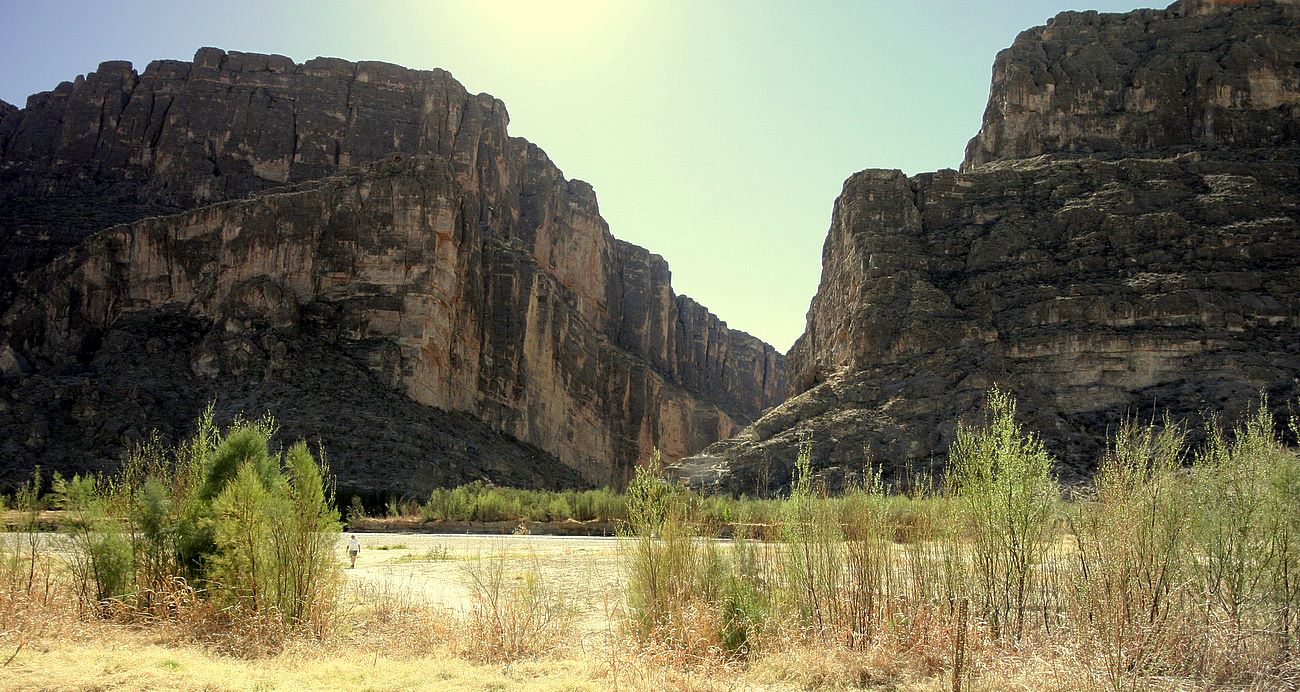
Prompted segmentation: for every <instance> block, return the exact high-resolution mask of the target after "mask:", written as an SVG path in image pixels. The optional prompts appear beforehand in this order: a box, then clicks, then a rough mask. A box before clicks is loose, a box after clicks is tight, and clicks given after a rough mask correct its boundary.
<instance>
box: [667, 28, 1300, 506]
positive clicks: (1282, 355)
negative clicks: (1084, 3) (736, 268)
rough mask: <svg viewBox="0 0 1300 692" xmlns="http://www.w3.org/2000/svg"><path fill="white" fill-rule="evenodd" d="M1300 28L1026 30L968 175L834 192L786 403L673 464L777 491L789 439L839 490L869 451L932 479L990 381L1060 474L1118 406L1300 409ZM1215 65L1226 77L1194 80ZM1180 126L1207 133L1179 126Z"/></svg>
mask: <svg viewBox="0 0 1300 692" xmlns="http://www.w3.org/2000/svg"><path fill="white" fill-rule="evenodd" d="M1295 16H1296V15H1295V14H1294V8H1293V6H1291V5H1284V4H1277V3H1257V4H1242V3H1234V4H1233V5H1232V6H1214V5H1210V4H1205V3H1186V4H1176V5H1174V6H1173V7H1171V8H1170V9H1169V10H1165V11H1159V12H1157V11H1139V12H1135V13H1130V14H1125V15H1098V14H1096V13H1065V14H1062V15H1059V16H1058V17H1056V18H1055V19H1054V20H1053V21H1052V22H1051V23H1049V25H1048V26H1047V27H1040V28H1038V29H1033V30H1030V31H1027V32H1025V33H1023V34H1021V36H1020V37H1019V38H1018V39H1017V40H1016V44H1015V46H1013V48H1011V49H1010V50H1008V51H1004V52H1003V53H1001V54H1000V55H999V56H998V59H997V62H996V64H995V71H994V78H993V89H992V92H991V96H990V99H989V108H988V112H987V113H986V115H985V126H984V128H983V129H982V130H981V132H980V134H979V135H978V136H977V137H976V138H975V139H973V140H972V141H971V145H970V148H969V149H968V160H967V162H966V166H965V170H964V171H963V172H960V173H958V172H955V171H939V172H937V173H927V174H923V175H918V176H914V177H911V178H908V177H906V176H904V175H903V174H902V173H900V172H898V171H881V170H868V171H863V172H861V173H858V174H856V175H854V176H853V177H851V178H850V179H849V180H848V181H847V182H846V183H845V185H844V190H843V192H842V194H841V195H840V197H839V199H838V200H836V203H835V207H834V212H833V215H832V221H831V228H830V232H829V234H828V236H827V239H826V244H825V247H824V250H823V256H822V261H823V270H822V279H821V284H820V286H819V288H818V291H817V295H816V296H815V297H814V298H813V300H812V304H811V307H810V309H809V312H808V324H807V328H806V330H805V332H804V335H803V336H802V337H801V338H800V339H799V340H798V341H797V342H796V343H795V345H794V347H793V348H792V349H791V352H790V353H789V354H788V355H787V363H788V367H789V371H790V378H791V385H792V394H793V396H792V398H791V399H789V400H788V401H787V402H785V403H784V404H782V405H781V406H779V407H777V408H775V409H773V410H772V411H770V412H768V413H767V414H766V415H764V416H762V417H761V418H760V419H759V420H758V421H756V422H755V423H754V424H753V425H751V426H749V427H747V428H746V429H745V430H744V431H742V432H741V433H740V434H739V435H738V436H736V437H735V438H732V439H730V440H726V441H723V442H719V443H718V444H716V445H713V446H711V447H710V448H708V449H707V450H705V452H703V453H701V454H700V455H697V456H694V457H691V458H688V459H685V460H683V462H682V464H681V466H680V468H679V471H680V473H682V474H683V475H684V476H686V477H688V478H689V479H691V480H692V481H693V482H696V483H699V484H704V485H715V486H720V487H723V488H726V489H729V490H732V491H740V492H765V491H767V490H771V489H774V488H779V487H781V486H783V485H785V484H786V483H788V481H789V475H790V469H791V467H792V463H793V461H794V456H795V448H796V446H797V443H798V441H799V439H800V438H801V437H802V436H809V437H810V438H811V440H812V442H813V445H814V450H815V453H814V462H815V463H816V464H817V465H818V466H819V468H820V469H821V470H822V471H823V472H824V473H825V474H826V476H827V478H828V480H829V481H830V482H831V484H832V485H834V484H835V483H838V482H842V481H843V479H844V478H845V476H846V475H847V474H850V473H852V472H854V471H860V470H861V469H862V467H863V466H864V465H865V464H867V463H881V464H883V470H884V472H885V474H886V477H887V478H892V479H899V478H900V477H901V476H903V475H906V474H907V473H908V472H911V471H916V470H921V471H932V470H936V469H938V468H939V467H941V466H942V464H943V462H944V461H945V459H946V453H947V448H948V445H949V444H950V443H951V440H952V439H953V433H954V430H955V425H956V422H957V421H958V420H959V419H971V418H972V417H974V416H976V415H978V411H979V406H980V402H981V399H982V397H983V395H984V392H985V391H986V390H987V388H989V387H990V386H992V385H994V384H997V385H999V386H1001V387H1003V388H1006V389H1010V390H1011V391H1012V392H1013V393H1014V394H1015V395H1016V396H1017V398H1018V399H1019V401H1020V403H1021V407H1020V411H1021V414H1022V416H1021V417H1022V422H1023V423H1025V424H1026V425H1027V426H1028V427H1029V428H1030V429H1033V430H1036V431H1038V432H1040V433H1041V434H1042V435H1043V437H1044V439H1045V441H1046V442H1047V444H1048V447H1049V449H1050V450H1051V451H1052V452H1053V453H1054V454H1056V455H1057V458H1058V459H1059V460H1060V461H1061V462H1062V466H1061V468H1060V469H1059V471H1060V472H1061V475H1062V476H1063V477H1064V478H1065V479H1066V480H1070V479H1074V478H1079V477H1081V476H1083V475H1086V474H1087V473H1089V471H1090V469H1091V468H1092V464H1093V463H1094V462H1095V460H1096V458H1097V456H1098V453H1099V451H1100V450H1101V449H1102V447H1103V445H1104V444H1105V436H1106V434H1107V433H1108V431H1113V430H1114V429H1115V427H1116V426H1117V425H1118V423H1119V422H1120V421H1121V420H1122V419H1123V417H1124V416H1126V415H1137V416H1149V415H1151V414H1152V413H1153V412H1155V411H1169V412H1171V413H1172V414H1173V415H1174V416H1175V417H1176V418H1178V419H1180V420H1182V421H1184V422H1187V423H1188V424H1190V425H1193V426H1195V425H1197V424H1199V423H1200V421H1202V420H1203V416H1204V414H1205V413H1207V412H1215V411H1226V412H1228V413H1229V414H1234V413H1237V412H1240V411H1242V410H1243V409H1244V408H1245V407H1246V406H1248V405H1249V404H1250V403H1251V402H1252V401H1253V400H1254V399H1256V398H1257V397H1258V394H1259V393H1260V392H1261V391H1264V392H1268V393H1269V394H1270V395H1271V397H1272V401H1273V402H1274V404H1275V405H1278V406H1279V407H1280V408H1282V409H1283V410H1285V405H1286V402H1288V401H1291V402H1294V401H1295V400H1296V397H1297V396H1298V395H1300V340H1297V339H1296V334H1297V328H1300V271H1298V270H1297V267H1298V266H1300V148H1298V145H1300V110H1297V106H1296V104H1297V102H1298V101H1297V94H1300V91H1298V90H1297V89H1295V88H1294V87H1295V84H1296V82H1295V80H1296V75H1297V74H1298V73H1300V71H1297V70H1296V68H1295V67H1294V65H1295V64H1296V63H1295V62H1294V61H1295V60H1297V58H1296V56H1297V55H1300V54H1298V53H1297V50H1300V33H1297V32H1296V31H1295V27H1296V26H1297V24H1296V19H1295ZM1193 29H1195V31H1193ZM1251 51H1259V52H1263V53H1267V55H1268V56H1269V57H1268V59H1260V60H1256V59H1253V58H1250V57H1249V56H1250V55H1252V53H1251ZM1232 55H1238V56H1246V57H1243V58H1242V59H1240V60H1237V61H1236V62H1234V61H1232V60H1230V59H1227V56H1232ZM1206 61H1209V62H1210V63H1213V64H1215V65H1217V66H1218V68H1217V69H1218V71H1217V72H1214V74H1215V75H1217V77H1216V79H1217V82H1216V83H1217V84H1220V85H1223V86H1222V87H1221V88H1220V87H1215V88H1213V89H1210V90H1209V91H1205V90H1204V89H1202V88H1201V87H1199V86H1196V85H1198V84H1201V80H1202V78H1203V77H1204V76H1205V75H1206V74H1209V73H1207V72H1206V71H1205V70H1206V68H1205V65H1207V64H1208V63H1207V62H1206ZM1118 66H1123V69H1120V67H1118ZM1144 66H1146V67H1144ZM1153 66H1159V69H1158V70H1157V72H1159V75H1160V76H1159V77H1158V78H1153V77H1150V76H1144V77H1140V78H1139V77H1137V76H1135V75H1138V74H1139V73H1141V74H1147V75H1149V74H1150V73H1149V72H1142V70H1144V69H1145V70H1150V69H1155V68H1154V67H1153ZM1287 66H1289V67H1287ZM1284 67H1286V69H1283V68H1284ZM1125 70H1130V71H1129V72H1125ZM1269 75H1273V76H1275V77H1277V78H1276V79H1274V78H1273V77H1270V76H1269ZM1252 79H1254V80H1255V81H1254V82H1252V81H1251V80H1252ZM1135 80H1136V81H1138V82H1141V83H1143V84H1147V85H1149V87H1150V88H1149V90H1147V91H1146V92H1143V93H1145V94H1146V95H1145V96H1142V97H1140V98H1139V97H1138V96H1137V95H1135V94H1136V93H1137V92H1135V91H1134V89H1136V88H1137V87H1134V86H1133V83H1134V81H1135ZM1117 85H1118V86H1117ZM1170 85H1174V86H1170ZM1261 85H1262V86H1261ZM1206 94H1220V95H1223V98H1222V99H1220V100H1218V101H1215V102H1214V104H1212V105H1207V102H1205V101H1204V99H1205V98H1207V97H1206ZM1216 98H1218V97H1216ZM1192 112H1195V113H1197V114H1199V115H1198V116H1197V117H1201V116H1204V117H1206V118H1211V119H1212V120H1213V122H1214V123H1215V124H1216V125H1215V127H1212V128H1209V129H1207V128H1206V127H1205V126H1204V125H1205V124H1206V122H1208V120H1195V119H1193V120H1191V121H1188V120H1187V119H1186V118H1185V117H1182V116H1178V117H1175V116H1176V115H1177V114H1182V115H1183V116H1185V115H1186V114H1188V113H1192ZM1207 114H1209V115H1207ZM1180 118H1181V119H1180ZM1175 125H1176V126H1175ZM1219 126H1222V127H1219ZM1084 152H1094V153H1084ZM1029 157H1032V158H1029Z"/></svg>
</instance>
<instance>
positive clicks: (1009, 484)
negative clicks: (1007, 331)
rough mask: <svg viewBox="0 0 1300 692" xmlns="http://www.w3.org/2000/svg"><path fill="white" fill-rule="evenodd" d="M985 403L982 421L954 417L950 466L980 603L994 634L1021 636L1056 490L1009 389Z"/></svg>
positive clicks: (993, 391)
mask: <svg viewBox="0 0 1300 692" xmlns="http://www.w3.org/2000/svg"><path fill="white" fill-rule="evenodd" d="M986 403H987V419H986V421H985V423H984V424H983V425H982V426H980V427H970V426H967V425H958V427H957V437H956V440H955V441H954V442H953V445H952V451H951V453H950V454H949V473H950V474H951V478H952V485H953V488H954V489H955V493H956V497H957V498H958V500H959V502H960V503H961V505H962V508H963V514H964V515H965V519H966V521H967V529H968V531H969V532H970V538H971V558H972V560H973V563H974V571H975V576H976V579H975V584H974V586H975V587H976V596H977V602H978V605H979V607H980V610H981V612H982V613H983V615H984V616H985V617H986V618H987V619H988V620H989V622H990V624H991V625H992V627H993V631H994V633H995V634H996V635H998V636H1003V635H1010V636H1011V638H1013V639H1019V638H1020V635H1021V634H1022V633H1023V631H1024V627H1025V617H1026V611H1027V608H1028V606H1029V597H1030V595H1031V593H1032V591H1033V589H1034V588H1035V586H1036V585H1035V584H1033V583H1031V582H1032V579H1033V578H1034V570H1033V567H1034V565H1035V564H1036V563H1038V562H1041V561H1042V559H1043V557H1044V555H1045V551H1046V548H1047V546H1048V540H1049V535H1048V530H1049V529H1050V528H1051V525H1052V518H1053V507H1054V505H1055V503H1056V502H1057V499H1058V497H1059V491H1058V490H1057V487H1056V483H1055V481H1054V480H1053V479H1052V476H1051V467H1052V460H1051V458H1050V457H1049V456H1048V455H1047V451H1046V450H1045V449H1044V448H1043V445H1042V442H1040V441H1039V440H1038V439H1037V438H1036V437H1034V436H1033V434H1032V433H1025V432H1023V431H1022V430H1021V429H1020V426H1019V425H1018V424H1017V423H1016V421H1015V414H1016V403H1015V400H1014V399H1013V398H1012V397H1011V395H1009V394H1007V393H1005V392H1002V391H1000V390H999V389H997V388H996V387H994V388H993V389H991V390H990V391H989V393H988V398H987V400H986Z"/></svg>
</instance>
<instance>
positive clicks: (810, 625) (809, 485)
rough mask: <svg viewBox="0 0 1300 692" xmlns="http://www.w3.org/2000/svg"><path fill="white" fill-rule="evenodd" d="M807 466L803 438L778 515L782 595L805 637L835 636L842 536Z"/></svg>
mask: <svg viewBox="0 0 1300 692" xmlns="http://www.w3.org/2000/svg"><path fill="white" fill-rule="evenodd" d="M811 462H812V442H811V440H809V439H804V440H803V441H802V442H801V443H800V445H799V454H798V457H797V459H796V461H795V468H794V478H793V481H792V483H791V488H790V497H789V498H788V499H787V500H786V501H785V504H784V507H783V511H782V514H781V521H782V533H783V535H782V538H783V540H784V551H783V552H782V553H781V554H782V557H783V558H784V572H785V587H786V597H787V599H788V601H789V604H790V605H791V607H792V608H793V611H794V613H795V615H796V616H797V617H798V621H799V623H800V625H801V626H802V627H804V628H805V630H806V631H807V632H808V633H810V634H812V635H813V636H815V637H826V636H835V635H836V634H838V632H837V630H838V629H839V628H840V626H841V625H842V621H841V616H842V611H841V605H842V603H841V601H840V594H841V593H842V591H843V587H844V577H845V574H844V558H843V552H842V550H841V548H842V546H843V543H844V533H843V531H842V529H841V527H840V523H839V516H838V513H837V512H836V509H835V505H834V503H832V502H830V501H827V499H826V497H825V495H824V493H822V492H819V490H818V489H817V488H815V487H814V485H813V478H812V471H811Z"/></svg>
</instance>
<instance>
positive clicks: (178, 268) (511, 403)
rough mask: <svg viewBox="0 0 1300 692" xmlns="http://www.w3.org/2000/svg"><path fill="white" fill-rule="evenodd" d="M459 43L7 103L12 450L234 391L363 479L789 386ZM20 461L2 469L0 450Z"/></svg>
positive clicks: (4, 148)
mask: <svg viewBox="0 0 1300 692" xmlns="http://www.w3.org/2000/svg"><path fill="white" fill-rule="evenodd" d="M507 124H508V116H507V114H506V111H505V107H504V105H503V104H502V103H501V102H500V101H497V100H495V99H493V98H492V97H490V96H488V95H486V94H479V95H477V96H473V95H470V94H469V93H468V92H466V91H465V89H464V88H463V87H461V85H460V84H458V83H457V82H455V80H453V79H452V78H451V76H450V75H448V74H447V73H446V72H442V71H437V70H435V71H431V72H422V71H415V70H408V69H406V68H401V67H397V66H394V65H387V64H383V63H371V62H361V63H351V62H345V61H342V60H335V59H326V58H318V59H316V60H311V61H308V62H306V63H303V64H301V65H299V64H295V63H293V62H292V61H291V60H289V59H288V58H284V57H281V56H270V55H252V54H244V53H234V52H232V53H226V52H223V51H220V50H216V49H210V48H205V49H202V50H200V51H199V52H198V53H197V54H196V55H195V58H194V61H193V62H192V63H188V62H178V61H159V62H154V63H151V64H150V65H149V66H148V68H146V69H145V71H144V72H143V73H141V74H137V73H136V72H135V71H134V70H132V68H131V66H130V65H129V64H127V63H120V62H111V63H104V64H102V65H101V66H100V68H99V69H98V70H97V71H96V72H93V73H91V74H89V75H86V76H85V77H79V78H77V80H76V81H74V82H68V83H64V84H61V85H59V87H58V88H56V89H55V90H54V91H53V92H49V93H44V94H37V95H35V96H33V97H31V98H30V99H29V100H28V103H27V106H26V107H25V108H24V109H22V110H13V111H8V112H4V113H3V114H2V115H0V209H2V210H3V212H2V213H0V261H3V262H4V265H5V267H6V269H7V271H6V273H5V276H6V277H7V278H9V279H10V281H9V283H8V284H6V285H5V286H3V287H0V308H3V309H4V312H3V317H2V318H0V369H2V370H3V373H4V374H3V378H0V440H3V441H2V442H0V468H2V469H3V470H4V474H5V475H6V477H7V478H8V479H12V478H14V477H16V476H19V475H21V474H23V473H25V472H26V470H27V469H29V468H30V467H31V466H32V465H35V464H41V465H43V466H44V467H45V468H47V469H49V468H60V469H65V470H72V469H86V468H104V467H109V466H111V465H112V464H113V463H114V462H115V459H116V458H117V457H118V455H120V453H121V451H122V449H123V446H124V445H126V444H127V443H128V442H129V441H131V440H134V439H139V438H140V437H141V436H142V435H144V434H145V433H146V432H147V431H148V429H149V428H152V427H155V426H156V427H159V428H160V429H161V430H162V431H163V432H164V433H165V434H167V435H176V434H180V433H182V432H183V431H184V429H185V425H186V424H187V423H188V422H189V421H191V420H192V419H193V417H194V415H195V414H196V413H197V412H198V411H199V410H200V409H201V408H202V407H203V406H204V405H205V403H206V402H207V401H210V400H213V399H215V400H216V402H217V406H218V412H219V413H220V414H225V415H231V414H233V413H234V412H236V411H240V410H242V411H246V412H249V413H250V414H256V413H260V412H261V411H263V410H266V409H270V410H271V411H273V412H275V413H276V414H277V415H278V416H279V418H280V420H281V422H282V424H283V425H284V434H285V436H286V437H307V438H309V439H318V440H320V441H321V442H322V443H323V444H324V445H325V447H326V449H327V451H328V452H329V454H330V458H331V460H332V462H333V464H334V468H335V471H336V472H337V473H338V475H339V479H340V484H341V486H344V487H347V488H354V489H363V490H370V491H375V492H384V493H395V492H412V493H416V494H420V493H423V492H427V490H428V489H429V488H430V487H433V486H435V485H442V484H446V483H452V482H462V481H465V480H472V479H475V478H484V479H487V480H491V481H496V482H509V483H513V484H529V485H557V484H558V485H566V484H567V485H571V484H577V483H607V482H617V481H618V480H619V479H621V478H622V477H624V476H625V475H626V473H627V471H628V469H629V468H630V466H631V465H632V464H633V463H634V462H635V461H636V460H637V459H639V458H642V457H644V456H646V455H647V454H648V453H649V451H650V449H651V448H652V447H656V446H657V447H659V448H661V449H663V450H664V452H665V454H666V455H667V456H669V457H677V456H681V455H684V454H687V453H690V452H693V451H696V450H698V449H700V448H702V447H703V446H704V445H706V444H708V443H710V442H712V441H714V440H716V439H719V438H720V437H723V436H726V435H727V434H729V433H731V432H732V431H733V430H734V429H736V428H737V426H738V424H742V423H745V422H748V421H750V420H752V419H753V418H755V417H756V416H757V415H758V414H759V413H760V412H761V411H762V410H763V409H764V408H766V407H768V406H771V405H773V404H775V403H777V402H778V401H779V400H780V398H781V396H782V395H783V394H784V391H785V389H786V382H785V379H784V370H783V360H782V358H781V356H780V355H779V354H777V353H775V352H774V351H773V349H772V348H771V347H770V346H768V345H766V344H764V343H762V342H761V341H759V340H757V339H755V338H753V337H750V336H749V335H747V334H744V333H743V332H738V331H734V330H731V329H728V328H727V326H726V324H725V323H723V322H722V321H721V320H719V319H718V318H717V317H716V316H714V315H712V314H711V313H709V312H708V311H707V310H706V309H705V308H703V307H702V306H700V305H699V304H697V303H695V302H694V301H692V300H691V299H689V298H687V297H685V296H676V295H675V294H674V293H673V291H672V288H671V285H670V273H669V271H668V267H667V264H666V263H665V262H664V260H663V259H662V258H660V257H659V256H657V255H653V254H651V253H650V252H648V251H646V250H644V249H642V248H639V247H636V246H633V245H630V244H627V243H623V242H621V241H617V240H616V239H614V238H613V236H611V235H610V232H609V229H608V227H607V225H606V224H605V222H604V220H603V219H601V217H600V214H599V209H598V207H597V203H596V197H595V194H594V192H593V190H592V188H591V186H589V185H588V184H586V183H583V182H581V181H578V180H568V179H566V178H565V177H564V176H563V174H562V173H561V172H560V170H559V169H558V168H557V167H556V166H555V165H554V164H553V163H552V162H551V161H550V160H549V158H548V157H547V156H546V154H545V153H544V152H543V151H542V150H541V149H539V148H538V147H537V146H535V145H533V144H531V143H529V142H527V141H525V140H523V139H520V138H515V137H510V136H509V135H508V133H507ZM0 480H3V479H0Z"/></svg>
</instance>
